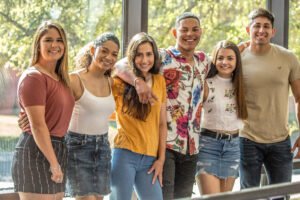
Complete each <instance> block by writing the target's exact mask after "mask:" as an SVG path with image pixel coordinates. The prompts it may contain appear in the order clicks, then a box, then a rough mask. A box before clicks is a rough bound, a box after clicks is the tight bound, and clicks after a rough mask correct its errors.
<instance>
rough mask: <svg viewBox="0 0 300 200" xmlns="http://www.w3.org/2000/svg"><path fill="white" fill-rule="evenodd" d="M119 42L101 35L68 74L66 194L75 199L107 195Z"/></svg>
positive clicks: (86, 48) (85, 50)
mask: <svg viewBox="0 0 300 200" xmlns="http://www.w3.org/2000/svg"><path fill="white" fill-rule="evenodd" d="M119 48H120V45H119V40H118V38H117V37H116V36H115V35H114V34H112V33H104V34H102V35H100V36H99V37H98V38H97V39H96V40H95V41H94V42H91V43H89V44H87V45H86V46H85V47H83V48H82V50H81V51H80V52H79V53H78V55H77V57H76V67H77V68H81V69H80V70H78V71H76V72H74V73H71V74H70V81H71V87H72V91H73V95H74V97H75V106H74V110H73V113H72V118H71V121H70V125H69V131H68V134H67V136H66V142H67V149H68V165H67V180H68V185H67V188H68V191H69V193H70V194H71V196H73V197H76V199H80V200H85V199H95V200H99V199H103V196H104V195H107V194H109V193H110V171H111V169H110V168H111V161H110V160H111V149H110V144H109V141H108V120H109V117H110V115H111V114H112V113H113V112H114V110H115V102H114V99H113V96H112V90H111V84H112V80H111V77H110V73H111V70H112V68H113V66H114V64H115V62H116V61H117V58H118V52H119Z"/></svg>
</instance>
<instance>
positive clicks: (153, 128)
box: [112, 74, 167, 157]
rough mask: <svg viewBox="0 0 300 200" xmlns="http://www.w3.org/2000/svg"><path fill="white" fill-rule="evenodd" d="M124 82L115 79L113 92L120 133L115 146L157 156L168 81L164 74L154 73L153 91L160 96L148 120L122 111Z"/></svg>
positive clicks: (115, 140)
mask: <svg viewBox="0 0 300 200" xmlns="http://www.w3.org/2000/svg"><path fill="white" fill-rule="evenodd" d="M124 87H125V85H124V82H123V81H121V80H120V79H118V78H115V79H114V84H113V87H112V92H113V95H114V98H115V102H116V117H117V128H118V134H117V135H116V137H115V139H114V147H116V148H122V149H128V150H130V151H132V152H135V153H139V154H144V155H147V156H153V157H157V153H158V145H159V123H160V109H161V105H162V103H165V102H166V98H167V97H166V96H167V90H166V82H165V79H164V77H163V76H162V75H159V74H157V75H153V86H152V91H153V93H154V94H155V95H156V96H157V97H158V100H157V101H155V103H154V105H152V106H151V112H150V113H149V115H148V116H147V119H146V121H145V122H144V121H142V120H138V119H136V118H133V117H131V116H129V115H128V114H124V113H123V112H122V105H123V93H124Z"/></svg>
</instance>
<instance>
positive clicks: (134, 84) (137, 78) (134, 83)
mask: <svg viewBox="0 0 300 200" xmlns="http://www.w3.org/2000/svg"><path fill="white" fill-rule="evenodd" d="M139 79H141V78H140V77H136V78H135V79H134V81H133V86H134V88H135V87H136V81H137V80H139Z"/></svg>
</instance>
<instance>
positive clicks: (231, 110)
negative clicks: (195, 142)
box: [201, 75, 243, 131]
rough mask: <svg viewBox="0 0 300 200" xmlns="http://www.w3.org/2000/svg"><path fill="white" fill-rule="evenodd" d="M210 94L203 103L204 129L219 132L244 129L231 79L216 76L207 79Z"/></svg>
mask: <svg viewBox="0 0 300 200" xmlns="http://www.w3.org/2000/svg"><path fill="white" fill-rule="evenodd" d="M206 82H207V85H208V88H209V94H208V97H207V99H206V101H205V102H204V103H203V119H202V126H201V127H203V128H206V129H210V130H219V131H235V130H238V129H241V128H242V127H243V122H242V120H241V119H239V118H238V117H237V113H236V112H237V110H236V109H237V105H236V97H235V92H234V89H233V84H232V81H231V79H225V78H221V77H220V76H218V75H216V76H214V77H212V78H208V79H206Z"/></svg>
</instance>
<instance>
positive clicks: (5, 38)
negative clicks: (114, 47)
mask: <svg viewBox="0 0 300 200" xmlns="http://www.w3.org/2000/svg"><path fill="white" fill-rule="evenodd" d="M121 13H122V0H72V1H71V0H69V1H61V0H51V1H50V0H49V1H44V0H4V1H0V35H1V38H0V68H1V67H2V66H3V65H4V64H5V63H6V64H7V63H8V62H9V65H10V66H12V67H16V68H19V69H24V68H26V67H27V66H28V65H29V59H30V56H31V49H30V48H31V43H32V38H33V35H34V33H35V31H36V29H37V27H38V26H39V24H40V23H41V22H42V21H44V20H49V19H51V20H55V21H58V22H59V23H60V24H61V25H62V26H63V27H64V28H65V30H66V32H67V36H68V42H69V51H70V52H69V55H70V57H69V59H70V64H71V66H73V58H74V57H75V55H76V53H77V52H78V50H79V49H80V48H81V47H82V46H83V45H84V44H85V43H87V42H88V41H90V40H93V39H94V38H96V36H97V35H98V34H100V33H102V32H105V31H113V32H115V33H116V34H117V36H118V37H120V35H121V19H122V18H121V16H122V15H121Z"/></svg>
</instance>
